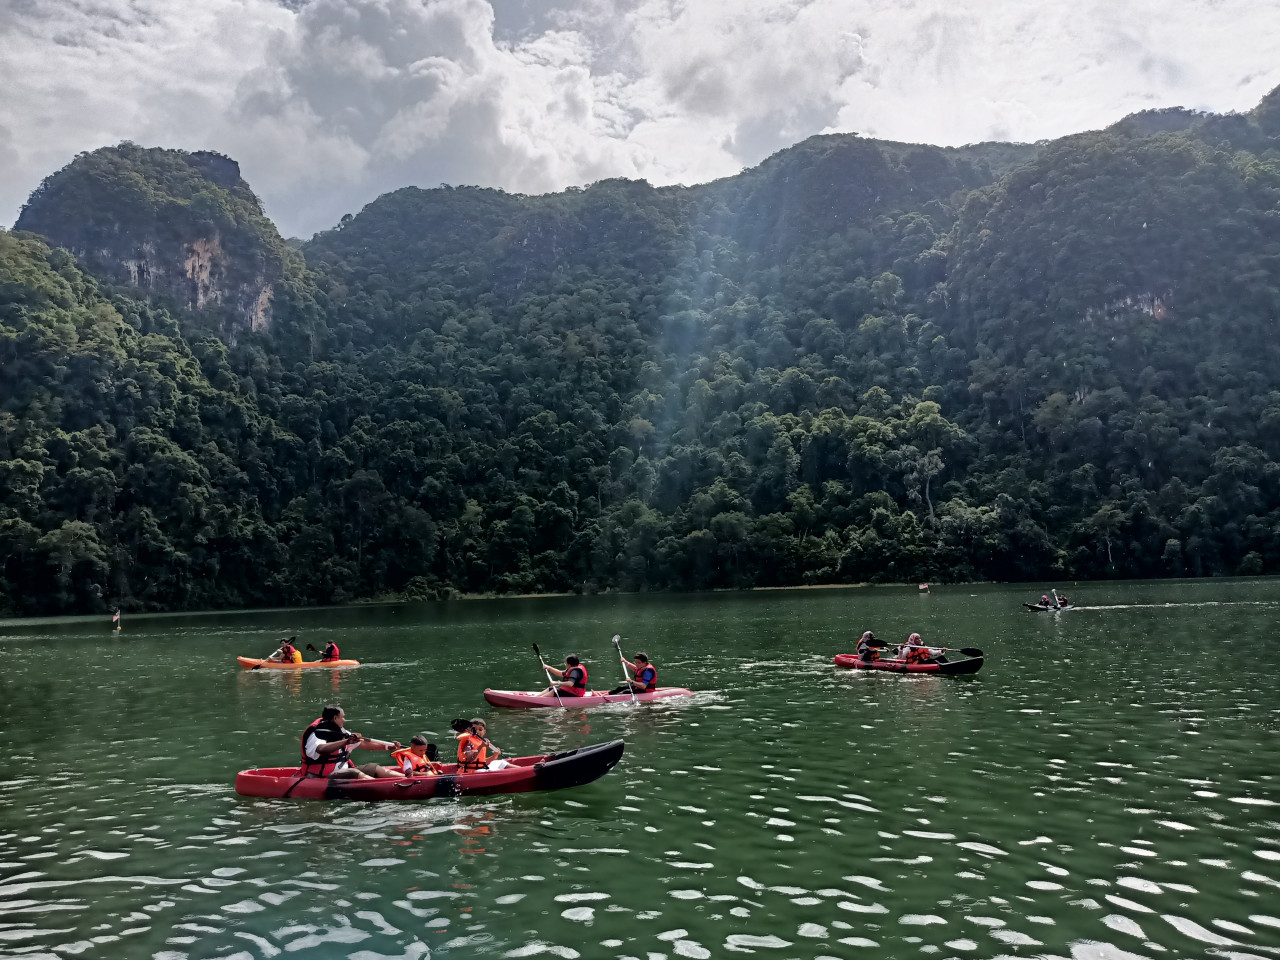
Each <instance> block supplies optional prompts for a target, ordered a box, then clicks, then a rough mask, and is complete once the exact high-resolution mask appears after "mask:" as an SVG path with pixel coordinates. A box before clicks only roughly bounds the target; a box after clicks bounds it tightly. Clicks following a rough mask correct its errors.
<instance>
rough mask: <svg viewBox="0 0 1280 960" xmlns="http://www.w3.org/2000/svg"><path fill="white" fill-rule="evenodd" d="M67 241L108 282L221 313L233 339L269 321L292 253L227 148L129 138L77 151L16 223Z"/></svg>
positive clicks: (294, 267) (292, 267)
mask: <svg viewBox="0 0 1280 960" xmlns="http://www.w3.org/2000/svg"><path fill="white" fill-rule="evenodd" d="M14 229H16V230H30V231H32V232H34V233H39V234H42V235H43V236H45V237H47V238H48V239H49V240H50V241H52V242H53V243H55V244H57V245H59V246H62V247H66V248H67V249H68V250H70V251H71V252H72V253H74V254H75V255H76V257H77V258H78V259H79V260H80V261H81V263H82V264H83V265H84V266H85V267H86V268H87V269H89V270H90V271H92V272H94V273H95V274H97V275H98V276H99V277H101V278H102V279H104V280H106V281H108V282H111V283H119V284H128V285H131V286H135V287H138V288H140V289H142V290H144V291H146V292H148V293H151V294H154V295H157V296H161V297H167V298H170V299H172V300H174V301H176V302H177V303H179V304H180V305H182V306H183V307H186V308H188V309H191V310H197V311H201V312H203V313H205V314H210V315H213V316H215V317H216V318H217V319H218V320H219V321H220V323H221V326H222V327H223V330H224V332H225V333H226V334H227V336H228V337H229V338H230V339H234V337H235V335H236V334H237V333H238V332H240V331H242V330H246V329H248V330H261V329H264V328H265V327H267V326H268V325H269V324H270V322H271V302H272V298H273V296H274V290H275V285H276V284H277V283H278V282H279V281H280V280H281V279H282V277H283V276H284V274H285V273H286V272H288V271H290V270H293V271H296V270H297V269H298V265H297V264H296V263H295V262H293V261H294V260H295V258H296V254H292V253H291V252H290V251H289V250H288V249H287V248H286V246H285V243H284V241H283V240H282V239H281V237H280V234H279V232H278V231H277V230H276V228H275V225H274V224H273V223H272V222H271V221H270V220H269V219H267V217H266V216H265V215H264V214H263V212H262V206H261V204H260V203H259V202H258V198H257V197H256V196H254V194H253V191H252V190H250V189H249V185H248V184H247V183H245V181H244V180H243V179H242V178H241V176H240V167H239V165H238V164H237V163H236V162H235V161H234V160H231V159H230V158H228V157H224V156H222V155H221V154H216V153H209V152H204V151H199V152H196V153H187V152H185V151H182V150H161V149H147V148H143V147H139V146H136V145H135V144H131V143H122V144H120V145H119V146H116V147H104V148H102V149H100V150H95V151H94V152H92V153H84V154H80V155H79V156H78V157H76V159H75V160H73V161H72V162H71V163H70V164H68V165H67V166H66V167H63V168H62V169H61V170H59V171H58V172H57V173H54V174H53V175H52V176H50V177H48V178H46V179H45V181H44V182H43V183H42V184H41V185H40V187H39V188H38V189H37V190H36V191H35V192H34V193H33V194H32V195H31V198H30V199H29V200H28V201H27V204H26V206H24V207H23V208H22V212H21V214H20V215H19V217H18V222H17V223H16V224H15V225H14Z"/></svg>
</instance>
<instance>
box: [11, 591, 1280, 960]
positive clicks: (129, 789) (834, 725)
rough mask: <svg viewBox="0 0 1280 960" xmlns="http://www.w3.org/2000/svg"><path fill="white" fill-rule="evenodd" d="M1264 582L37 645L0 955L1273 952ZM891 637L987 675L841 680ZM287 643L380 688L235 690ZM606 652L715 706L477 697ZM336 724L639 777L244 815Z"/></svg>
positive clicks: (1269, 596)
mask: <svg viewBox="0 0 1280 960" xmlns="http://www.w3.org/2000/svg"><path fill="white" fill-rule="evenodd" d="M1244 589H1246V588H1245V587H1242V586H1241V585H1239V584H1237V583H1235V582H1227V583H1222V582H1219V583H1204V584H1200V583H1195V584H1185V583H1184V584H1178V585H1169V584H1126V585H1120V586H1105V587H1104V586H1101V585H1099V586H1089V585H1085V586H1080V585H1075V586H1074V589H1072V591H1071V593H1072V596H1073V597H1074V598H1078V599H1079V600H1080V601H1081V606H1080V607H1079V608H1077V609H1075V610H1073V611H1068V612H1067V613H1066V614H1064V615H1062V616H1060V617H1057V618H1047V617H1040V618H1036V617H1029V616H1024V615H1023V613H1022V611H1021V609H1020V608H1019V606H1018V605H1019V604H1020V602H1021V599H1022V597H1021V593H1022V592H1023V591H1018V590H1014V589H1012V588H1009V589H995V588H983V589H978V590H975V589H974V588H963V589H956V590H954V591H953V590H951V589H949V588H946V587H939V586H936V585H935V586H934V587H933V590H932V592H931V593H930V594H929V595H927V596H926V595H921V598H920V599H919V600H917V599H916V597H915V596H912V595H909V592H908V591H896V592H895V591H893V590H887V589H878V590H875V591H820V592H798V593H794V594H785V593H775V594H769V595H766V596H763V597H762V596H746V597H742V596H721V595H717V596H714V597H703V598H643V599H637V598H613V599H607V600H606V599H600V600H592V601H539V602H529V603H521V602H506V603H493V604H464V605H461V608H459V607H457V606H455V607H451V608H445V607H443V606H435V607H422V608H387V609H381V610H356V611H337V612H333V611H326V612H324V614H323V615H321V614H319V613H317V614H296V613H294V614H288V616H289V617H291V618H292V620H291V622H290V624H289V625H288V626H285V627H283V628H282V627H281V626H280V625H279V624H278V623H272V622H268V623H258V622H256V621H255V619H254V617H251V616H246V617H221V618H220V617H193V618H188V619H180V618H168V619H163V620H157V621H155V624H154V627H153V628H149V627H148V620H147V619H146V618H136V619H134V620H132V621H131V623H130V631H129V632H128V633H127V634H126V635H125V637H124V638H121V639H118V640H115V639H104V638H103V637H101V636H99V635H96V634H93V633H89V632H83V633H80V634H77V633H76V631H75V630H74V629H73V627H74V624H66V623H64V624H60V625H58V626H57V627H56V629H53V628H50V629H48V630H44V629H42V628H41V626H40V625H38V624H36V625H33V624H31V623H26V624H21V625H19V626H18V627H15V628H12V630H11V632H10V633H7V634H3V635H0V644H3V645H4V649H5V651H6V653H7V666H8V670H7V672H6V674H5V675H4V678H3V679H2V680H0V683H3V684H4V689H3V690H0V726H2V727H3V729H4V730H5V731H6V732H7V733H8V734H9V737H10V741H11V750H12V754H11V757H10V770H11V772H12V773H13V774H14V775H13V776H10V778H8V779H6V780H3V781H0V955H2V956H9V955H11V956H27V957H111V958H114V957H155V958H162V960H180V958H188V957H189V958H205V957H227V958H230V957H235V958H238V960H239V958H259V957H261V958H270V957H278V956H287V955H301V956H314V957H326V958H327V957H344V958H351V960H377V958H419V957H421V958H426V957H524V956H546V957H617V958H624V957H632V958H645V960H649V958H651V957H672V956H675V957H713V956H714V957H720V956H729V955H736V954H738V953H756V954H763V955H766V956H775V957H779V958H823V957H839V958H846V957H855V956H874V957H915V956H922V957H934V956H936V957H981V958H995V957H1011V956H1028V957H1064V958H1065V957H1070V958H1078V960H1132V958H1134V957H1138V958H1150V960H1158V958H1162V957H1201V956H1216V957H1226V958H1239V960H1245V958H1257V957H1276V956H1277V955H1280V907H1278V906H1277V904H1280V790H1277V780H1276V773H1275V770H1276V760H1277V735H1278V734H1280V706H1277V703H1276V701H1275V697H1274V693H1275V690H1276V689H1277V678H1278V675H1280V669H1278V668H1277V666H1276V665H1275V663H1274V661H1273V660H1272V659H1270V658H1268V657H1266V656H1264V655H1261V653H1260V651H1263V650H1264V649H1266V647H1265V645H1266V644H1268V643H1270V642H1271V633H1272V630H1273V628H1274V617H1273V611H1272V609H1271V608H1272V607H1274V606H1275V605H1277V603H1278V602H1280V586H1277V585H1273V584H1270V583H1266V582H1254V583H1253V584H1252V585H1251V586H1249V587H1248V588H1247V589H1248V590H1249V591H1250V592H1251V593H1252V594H1253V596H1250V597H1239V596H1234V595H1233V593H1234V592H1237V591H1240V590H1244ZM975 592H976V593H977V594H978V595H977V596H976V597H970V596H968V594H970V593H975ZM910 593H912V594H913V593H914V590H912V591H910ZM1175 600H1177V601H1180V602H1179V603H1177V604H1176V605H1175V606H1170V605H1169V604H1170V603H1171V602H1173V601H1175ZM272 616H280V617H283V616H285V614H272V615H268V619H270V617H272ZM308 616H311V617H313V618H314V619H312V620H310V621H309V620H307V619H306V618H307V617H308ZM850 623H853V627H850V626H849V624H850ZM863 623H868V624H871V625H873V626H874V627H875V629H877V631H878V632H881V633H882V634H883V635H897V633H899V632H900V633H902V634H903V635H905V634H906V633H907V632H909V631H910V630H911V629H919V630H920V631H921V632H922V633H924V634H925V635H926V636H927V637H930V638H934V637H936V638H938V642H940V643H944V644H955V645H957V646H959V645H961V644H964V645H975V646H980V647H982V648H983V649H984V650H985V651H986V653H987V657H988V659H987V664H986V666H985V667H984V669H983V671H982V672H981V673H980V674H978V675H976V676H974V677H967V678H954V679H947V678H939V677H929V676H926V677H901V676H892V675H885V674H877V673H871V672H854V671H843V670H838V669H836V668H834V667H833V666H832V665H831V662H830V657H831V655H832V654H834V653H837V652H843V651H848V650H849V649H851V647H852V643H853V640H852V637H853V636H854V635H856V633H857V632H860V631H861V629H865V628H864V627H862V626H861V625H862V624H863ZM618 624H623V625H625V629H621V628H620V627H619V626H617V625H618ZM855 627H856V628H857V629H856V630H855V629H854V628H855ZM273 628H274V629H273ZM281 629H287V630H289V632H290V633H294V632H296V633H298V634H299V635H300V636H301V635H302V634H304V632H305V634H306V636H307V638H308V639H310V640H311V642H313V643H316V644H317V645H320V644H321V643H322V642H323V640H324V639H326V638H327V636H326V635H327V634H331V635H332V636H334V637H335V638H336V639H338V640H339V642H340V643H341V644H342V646H343V650H344V653H345V652H347V651H350V652H351V653H352V654H353V655H355V656H357V657H359V658H360V659H361V660H364V661H366V665H365V666H361V667H359V668H355V669H352V670H346V671H332V672H329V671H308V672H305V673H287V672H283V671H277V672H271V673H268V672H267V671H265V670H259V671H242V670H239V669H238V668H237V667H236V666H235V661H234V657H235V655H236V654H237V653H242V652H244V651H245V650H246V649H261V648H263V647H264V646H266V643H267V642H269V639H268V638H269V637H270V636H272V635H273V634H274V635H278V634H279V632H280V630H281ZM614 632H623V633H624V634H625V635H627V636H628V640H631V639H632V638H635V639H637V640H638V639H641V638H642V639H643V643H644V648H645V649H646V651H647V652H649V653H650V654H651V655H652V656H653V657H654V658H655V661H657V662H658V664H659V666H660V669H661V670H662V671H663V674H662V675H663V678H664V680H668V681H670V682H680V683H684V684H687V685H689V686H691V687H694V688H696V689H698V690H700V691H704V692H702V693H699V694H698V695H697V696H695V697H693V698H690V699H688V700H685V701H663V702H660V703H655V704H650V705H647V706H644V707H641V708H635V707H632V706H631V705H630V704H618V705H612V706H608V707H603V708H599V709H595V710H592V711H589V712H583V711H499V710H495V709H493V708H490V707H488V706H486V705H485V704H484V703H483V701H482V700H481V698H480V695H479V694H480V691H481V690H482V689H483V687H485V686H495V687H501V688H521V687H523V688H530V689H531V688H534V687H536V686H538V685H539V681H540V677H539V675H538V674H539V671H538V670H537V669H536V667H537V664H536V663H534V664H532V666H533V667H534V668H535V669H529V667H530V664H529V663H527V662H526V661H527V660H531V659H532V658H530V657H527V644H528V642H529V641H530V640H533V641H537V642H539V643H541V644H542V645H543V646H544V647H551V646H553V645H555V644H557V643H559V644H560V645H562V646H563V645H564V644H565V643H566V642H567V641H566V640H565V638H566V637H570V638H573V639H572V644H573V646H574V647H575V648H576V649H578V650H579V651H580V653H581V654H582V655H583V656H591V657H594V658H595V659H594V664H595V665H596V668H597V670H601V669H603V670H605V672H606V673H607V672H608V667H609V666H610V665H611V664H612V663H613V662H615V661H613V660H611V659H610V655H611V653H612V646H611V644H610V642H609V637H610V636H611V635H612V633H614ZM513 636H515V637H518V639H516V640H513V639H512V638H513ZM175 638H178V640H177V642H180V643H182V644H183V650H184V653H185V654H186V655H184V656H183V657H180V658H174V656H173V654H172V650H173V644H174V642H175ZM593 643H594V648H593ZM51 664H54V665H56V669H51ZM597 675H599V674H597ZM339 699H340V700H341V702H342V703H343V705H344V707H345V708H346V709H347V713H348V718H349V724H350V725H351V726H352V727H353V728H354V729H361V730H364V731H366V732H368V733H370V734H372V735H376V736H384V737H396V738H399V739H402V740H407V739H408V737H409V736H410V735H412V734H413V733H418V732H427V733H428V734H429V735H431V736H432V738H433V739H435V740H436V741H437V742H439V743H440V744H441V745H442V747H444V748H445V749H446V750H447V749H451V748H452V740H451V739H449V738H450V733H449V731H448V727H447V725H448V721H449V720H450V719H451V718H452V717H454V716H467V717H470V716H484V717H485V718H486V719H487V720H488V722H489V733H490V736H491V737H492V738H493V739H494V740H495V742H497V743H499V744H501V745H502V746H503V748H504V749H505V750H506V752H507V753H509V754H512V755H516V754H521V753H540V752H544V751H548V750H553V749H564V748H569V747H573V746H578V745H581V744H584V743H591V742H599V741H602V740H607V739H612V738H614V737H624V738H625V739H626V740H627V754H626V756H625V757H624V759H623V761H622V763H621V764H620V765H619V766H618V767H617V768H616V769H615V770H614V771H613V772H612V773H610V774H609V775H608V776H607V777H605V778H604V779H602V780H600V781H598V782H597V783H595V784H592V785H590V786H588V787H584V788H580V789H576V790H568V791H562V792H558V793H550V794H526V795H517V796H505V797H489V798H464V799H461V800H452V801H449V800H445V801H432V802H427V803H413V804H363V805H362V804H356V803H324V802H311V803H307V802H291V801H265V800H249V799H245V798H240V797H237V796H236V795H235V794H234V792H233V791H232V788H231V782H232V778H233V775H234V772H235V770H237V769H239V768H243V767H247V766H256V765H272V764H288V763H293V762H295V760H296V757H297V751H298V743H297V738H298V736H299V734H300V733H301V730H302V727H303V726H304V725H305V724H306V723H307V722H308V721H309V720H310V719H312V718H313V717H314V716H315V715H316V713H317V711H318V709H319V707H320V706H321V705H323V704H324V703H326V702H332V701H338V700H339Z"/></svg>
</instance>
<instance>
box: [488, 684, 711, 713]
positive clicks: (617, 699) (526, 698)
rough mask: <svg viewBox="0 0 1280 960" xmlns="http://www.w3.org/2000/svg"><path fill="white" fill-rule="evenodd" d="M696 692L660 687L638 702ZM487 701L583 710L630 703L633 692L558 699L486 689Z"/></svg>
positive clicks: (551, 695)
mask: <svg viewBox="0 0 1280 960" xmlns="http://www.w3.org/2000/svg"><path fill="white" fill-rule="evenodd" d="M691 696H693V691H692V690H689V689H686V688H685V687H658V689H657V690H654V691H653V692H652V693H637V694H636V702H637V703H652V702H653V701H655V700H669V699H670V698H671V697H691ZM484 698H485V699H486V700H488V701H489V703H491V704H493V706H495V707H526V708H528V707H573V708H574V709H577V710H581V709H585V708H586V707H598V706H600V705H601V704H605V703H630V702H631V694H629V693H601V692H598V691H594V690H593V691H590V692H589V693H587V694H586V695H585V696H581V697H564V696H562V697H560V698H559V699H557V698H556V695H555V694H554V693H548V694H544V693H541V692H538V693H524V692H521V691H519V690H485V692H484Z"/></svg>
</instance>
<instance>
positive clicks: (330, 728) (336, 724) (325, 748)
mask: <svg viewBox="0 0 1280 960" xmlns="http://www.w3.org/2000/svg"><path fill="white" fill-rule="evenodd" d="M345 720H346V714H345V713H344V712H343V710H342V707H339V706H327V707H325V708H324V710H323V711H321V713H320V719H318V720H312V721H311V723H310V724H309V725H308V726H307V729H306V730H304V731H302V772H303V774H304V775H306V776H308V777H329V778H331V779H334V780H371V779H373V778H375V777H400V776H403V775H404V774H402V773H401V772H400V771H399V770H397V769H396V768H395V767H384V766H381V765H380V764H376V763H366V764H362V765H361V766H358V767H357V766H354V765H353V764H352V763H351V751H352V750H355V749H361V750H385V751H395V750H399V749H400V741H399V740H393V741H386V740H373V739H370V738H369V737H365V736H362V735H361V734H358V733H353V732H352V731H350V730H348V729H347V728H346V727H344V726H343V722H344V721H345Z"/></svg>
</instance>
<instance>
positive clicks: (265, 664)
mask: <svg viewBox="0 0 1280 960" xmlns="http://www.w3.org/2000/svg"><path fill="white" fill-rule="evenodd" d="M236 659H237V660H239V661H240V666H242V667H244V668H245V669H246V670H252V669H253V668H254V667H261V668H262V669H263V670H306V669H307V668H309V667H329V668H333V667H358V666H360V661H359V660H303V661H302V662H301V663H280V662H278V661H276V660H257V659H254V658H253V657H236Z"/></svg>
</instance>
